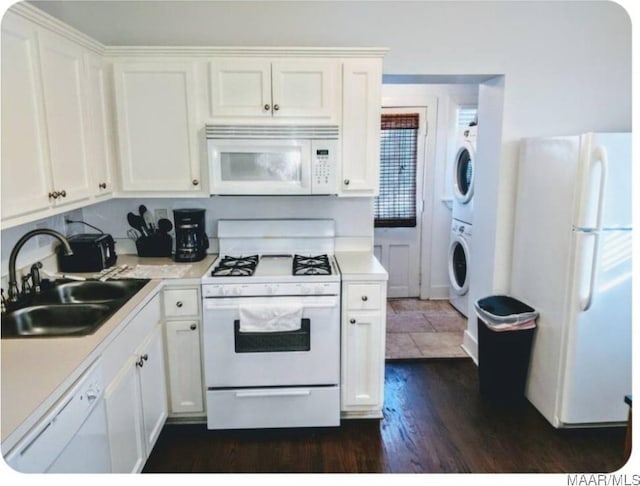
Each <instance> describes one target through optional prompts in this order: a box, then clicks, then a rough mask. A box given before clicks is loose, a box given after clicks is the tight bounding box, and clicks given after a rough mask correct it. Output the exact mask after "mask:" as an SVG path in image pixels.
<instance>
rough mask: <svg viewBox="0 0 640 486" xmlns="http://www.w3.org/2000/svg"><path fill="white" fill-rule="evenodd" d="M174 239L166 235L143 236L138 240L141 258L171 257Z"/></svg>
mask: <svg viewBox="0 0 640 486" xmlns="http://www.w3.org/2000/svg"><path fill="white" fill-rule="evenodd" d="M172 246H173V238H172V237H171V235H169V234H166V233H156V234H153V235H149V236H141V237H140V238H138V239H137V240H136V250H137V251H138V256H139V257H170V256H171V248H172Z"/></svg>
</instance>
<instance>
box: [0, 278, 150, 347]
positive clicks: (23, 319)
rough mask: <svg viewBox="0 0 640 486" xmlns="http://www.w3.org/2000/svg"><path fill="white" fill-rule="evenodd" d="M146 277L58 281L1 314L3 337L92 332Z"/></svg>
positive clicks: (59, 335) (73, 334)
mask: <svg viewBox="0 0 640 486" xmlns="http://www.w3.org/2000/svg"><path fill="white" fill-rule="evenodd" d="M148 281H149V280H143V279H125V280H108V281H104V282H102V281H94V280H86V281H57V282H54V284H53V285H51V286H50V287H48V288H45V289H44V290H43V291H42V293H40V294H37V295H34V296H31V298H30V299H29V301H27V302H25V303H23V304H22V306H21V307H20V308H18V309H14V310H11V311H10V312H5V313H4V314H3V315H2V325H1V329H2V338H3V339H4V338H32V337H36V338H37V337H40V338H44V337H61V336H86V335H88V334H93V333H94V332H95V331H97V330H98V328H100V326H101V325H102V324H104V323H105V322H106V321H107V320H108V319H109V318H110V317H111V316H112V315H113V314H114V313H115V312H116V311H117V310H118V309H120V307H122V306H123V305H124V304H125V303H126V302H127V301H128V300H129V299H130V298H131V297H133V296H134V295H135V294H136V293H137V292H138V291H139V290H140V289H142V287H144V286H145V285H146V284H147V282H148Z"/></svg>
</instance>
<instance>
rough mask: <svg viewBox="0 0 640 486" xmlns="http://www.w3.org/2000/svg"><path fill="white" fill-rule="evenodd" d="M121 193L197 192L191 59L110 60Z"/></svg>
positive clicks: (198, 168)
mask: <svg viewBox="0 0 640 486" xmlns="http://www.w3.org/2000/svg"><path fill="white" fill-rule="evenodd" d="M113 70H114V83H115V84H114V88H115V97H116V99H115V104H116V116H117V127H118V141H119V156H120V157H119V158H120V160H119V163H120V172H121V178H122V179H121V183H122V187H121V189H122V191H123V192H127V191H131V192H138V191H139V192H156V193H157V192H163V193H172V192H185V191H190V192H194V193H195V192H198V191H200V189H201V186H202V184H201V178H200V157H199V155H198V143H197V140H198V130H197V127H196V122H195V120H196V96H195V63H186V62H167V63H151V62H149V63H143V62H120V63H115V64H114V66H113Z"/></svg>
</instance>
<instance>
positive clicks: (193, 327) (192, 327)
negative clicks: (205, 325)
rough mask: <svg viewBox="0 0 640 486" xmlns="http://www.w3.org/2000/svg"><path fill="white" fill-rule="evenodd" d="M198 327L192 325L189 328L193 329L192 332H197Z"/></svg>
mask: <svg viewBox="0 0 640 486" xmlns="http://www.w3.org/2000/svg"><path fill="white" fill-rule="evenodd" d="M197 327H198V326H196V325H195V324H191V325H190V326H189V329H191V330H192V331H195V330H196V328H197Z"/></svg>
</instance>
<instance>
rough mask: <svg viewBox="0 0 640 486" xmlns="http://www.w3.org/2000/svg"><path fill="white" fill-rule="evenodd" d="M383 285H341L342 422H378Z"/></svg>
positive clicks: (384, 284) (382, 364)
mask: <svg viewBox="0 0 640 486" xmlns="http://www.w3.org/2000/svg"><path fill="white" fill-rule="evenodd" d="M386 288H387V287H386V282H357V283H349V282H348V281H347V282H345V281H344V277H343V289H342V397H341V399H342V400H341V411H342V416H343V417H344V418H349V417H351V418H380V417H382V405H383V398H384V357H385V354H384V349H385V327H386V325H385V323H386Z"/></svg>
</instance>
